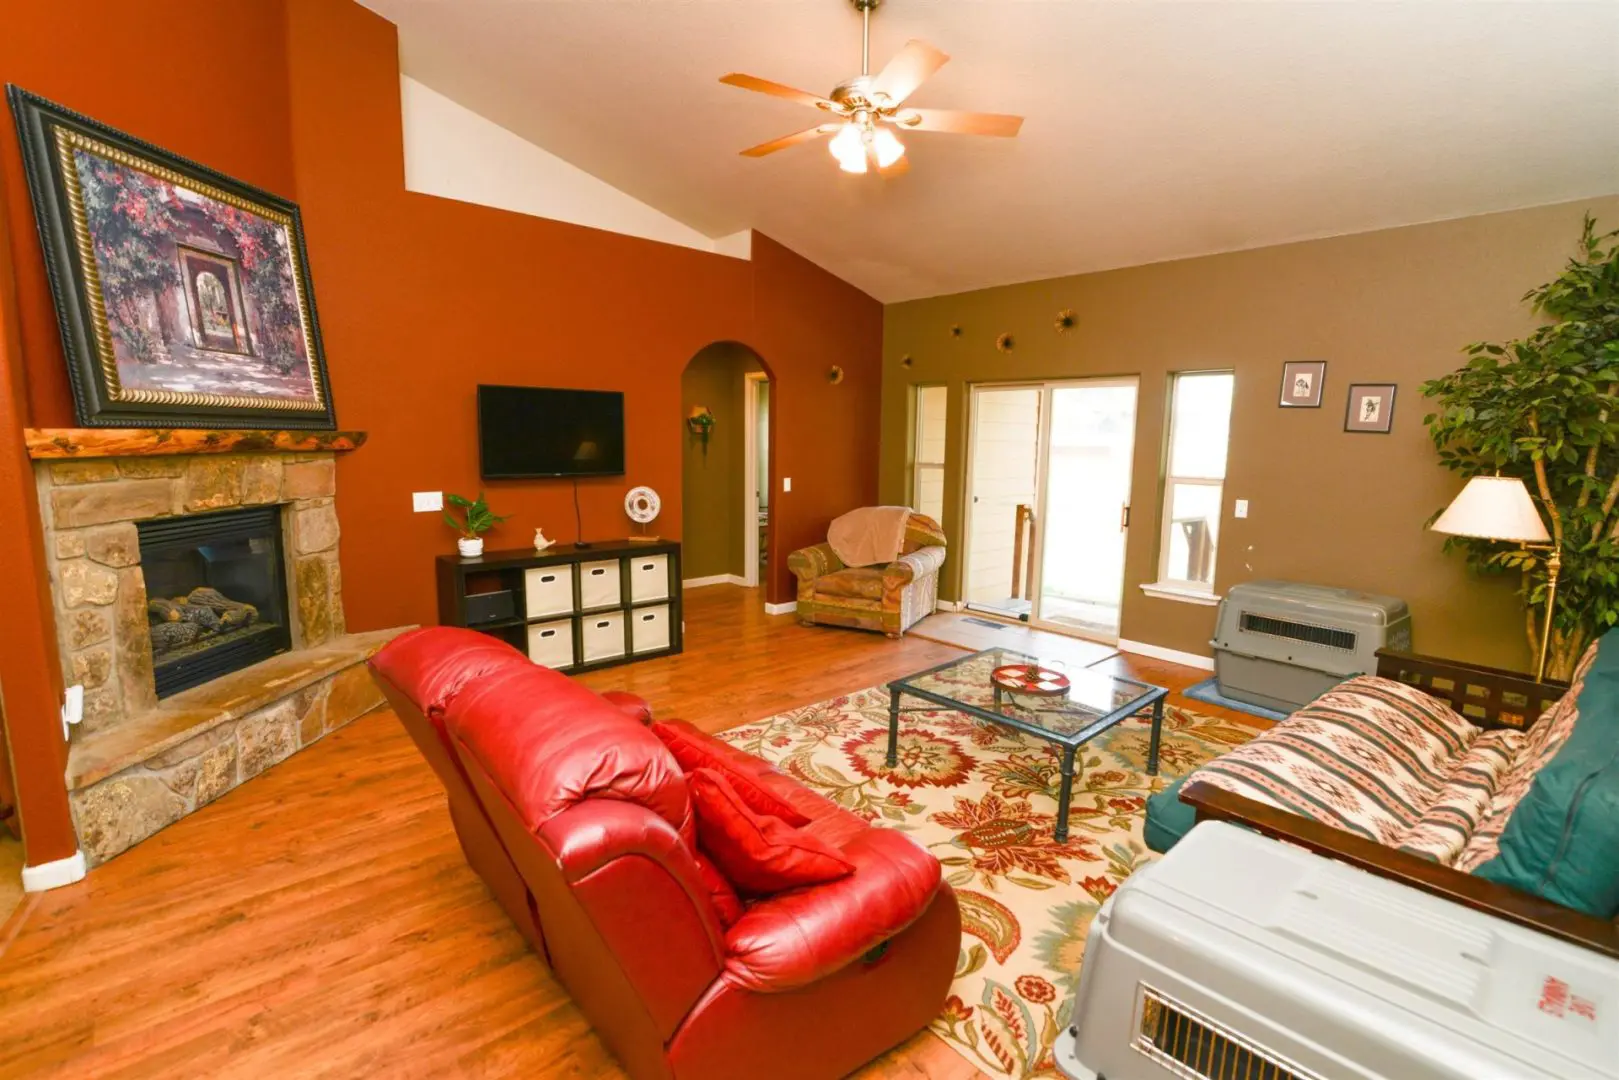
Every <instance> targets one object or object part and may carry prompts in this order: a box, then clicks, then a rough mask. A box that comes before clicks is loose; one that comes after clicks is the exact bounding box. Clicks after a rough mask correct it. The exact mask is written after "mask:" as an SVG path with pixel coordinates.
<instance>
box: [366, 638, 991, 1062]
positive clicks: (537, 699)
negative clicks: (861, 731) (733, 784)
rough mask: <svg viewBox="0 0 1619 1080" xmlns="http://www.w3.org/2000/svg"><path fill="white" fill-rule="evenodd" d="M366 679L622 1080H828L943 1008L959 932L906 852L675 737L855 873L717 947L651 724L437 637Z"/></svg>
mask: <svg viewBox="0 0 1619 1080" xmlns="http://www.w3.org/2000/svg"><path fill="white" fill-rule="evenodd" d="M371 666H372V669H373V672H374V673H375V675H376V677H377V680H378V682H379V683H380V684H381V685H382V687H383V690H384V692H385V693H386V694H387V695H388V698H389V701H390V702H391V703H392V704H393V706H394V708H395V709H396V711H398V712H399V714H400V718H401V720H403V721H404V723H405V726H406V728H407V730H409V731H410V733H411V736H412V738H413V739H415V741H416V743H417V745H418V746H419V747H420V748H421V749H422V753H423V754H424V756H426V757H427V759H428V761H429V763H430V764H431V765H432V766H433V768H434V770H435V772H437V773H438V775H439V777H440V779H441V780H442V781H443V782H444V785H445V788H446V790H447V791H448V792H449V797H450V805H451V815H452V819H453V820H454V822H455V826H456V832H457V834H458V836H459V837H460V838H461V843H462V847H463V849H464V850H466V852H467V859H468V861H469V862H470V863H471V864H472V866H473V867H474V869H476V870H477V871H478V873H479V874H480V875H482V876H483V878H484V880H485V881H487V882H488V883H489V885H490V888H491V890H492V891H494V893H495V895H496V897H497V898H498V899H499V900H500V902H501V904H502V905H503V906H505V908H506V910H507V912H508V913H510V914H511V916H512V918H513V920H514V921H515V922H517V924H518V926H519V928H520V929H522V930H523V932H524V934H525V935H527V936H528V938H529V940H530V941H531V942H533V943H534V944H535V947H536V948H538V949H541V950H542V951H543V952H544V953H545V954H546V955H547V956H548V959H549V961H550V963H551V966H552V968H553V970H554V971H555V973H556V975H557V978H558V979H559V980H560V981H561V982H562V983H563V985H564V986H566V987H567V989H568V991H569V993H570V994H572V995H573V998H574V1000H575V1001H576V1002H577V1003H578V1005H579V1007H580V1009H581V1010H583V1011H584V1013H585V1015H586V1016H588V1017H589V1018H590V1021H591V1023H592V1024H593V1025H594V1026H595V1028H596V1031H597V1032H598V1033H599V1034H600V1035H601V1037H602V1039H603V1041H605V1042H606V1043H607V1045H608V1046H609V1047H610V1048H611V1049H612V1050H613V1052H614V1053H615V1054H617V1055H618V1058H619V1060H620V1061H621V1062H622V1063H623V1064H624V1065H625V1067H626V1068H627V1069H628V1070H629V1072H630V1074H631V1075H632V1076H634V1077H637V1078H650V1077H668V1078H680V1080H687V1078H690V1080H708V1078H730V1077H736V1078H739V1080H740V1078H748V1080H753V1078H761V1077H771V1078H778V1077H780V1078H798V1077H802V1078H812V1077H814V1078H827V1080H830V1078H832V1077H838V1076H843V1075H845V1074H847V1073H848V1072H850V1071H851V1070H853V1069H855V1068H857V1067H858V1066H860V1065H861V1064H863V1063H864V1062H866V1061H869V1060H870V1059H871V1058H873V1057H876V1056H877V1055H878V1054H880V1053H882V1052H883V1051H884V1050H887V1049H888V1048H890V1047H892V1046H894V1045H896V1044H898V1043H900V1042H902V1041H903V1040H905V1039H906V1038H908V1037H909V1036H910V1035H912V1034H913V1033H915V1032H916V1031H919V1030H920V1029H921V1028H923V1027H924V1026H925V1025H926V1024H927V1022H928V1021H929V1020H930V1019H932V1018H933V1016H935V1015H936V1014H937V1013H938V1011H939V1009H940V1008H941V1007H942V1006H943V1004H944V999H945V995H946V993H947V992H948V989H949V986H950V981H951V978H952V976H953V974H954V970H955V964H956V957H957V954H958V951H959V949H960V945H961V915H960V911H959V909H958V908H957V906H956V899H955V894H954V893H953V892H952V891H951V889H950V887H949V886H948V885H945V884H944V883H943V882H942V881H941V880H940V871H939V864H938V861H937V860H936V859H934V858H933V856H932V855H929V854H928V853H927V852H925V851H923V850H922V849H921V848H920V847H918V846H917V845H916V844H914V843H912V842H911V841H910V840H909V839H908V838H907V837H905V836H904V835H902V834H900V833H898V832H895V831H892V830H886V829H879V828H874V827H872V826H870V825H868V824H867V823H866V822H865V821H863V820H861V819H860V818H857V817H855V816H854V815H852V814H849V813H848V812H846V811H844V810H841V809H839V808H838V807H836V806H834V805H833V804H832V803H830V802H828V801H827V800H825V799H823V798H821V797H820V796H818V795H816V794H814V793H813V792H811V791H809V790H808V789H806V788H804V787H802V786H801V785H799V784H798V783H796V782H795V781H793V780H791V779H790V778H788V777H786V776H784V775H782V774H781V773H778V772H776V771H775V770H773V769H771V768H770V767H769V766H768V765H766V764H765V763H764V762H762V761H759V760H758V759H756V758H753V757H751V756H749V755H747V754H745V753H742V752H741V751H738V750H736V749H735V748H733V747H731V746H729V745H727V744H725V743H721V742H719V741H718V740H714V739H711V738H709V737H707V736H703V735H700V734H697V733H696V732H695V729H692V728H690V726H689V725H681V724H680V722H679V721H674V722H673V723H675V724H677V725H680V726H681V728H682V730H683V731H684V732H685V733H686V734H687V736H688V737H694V738H698V739H701V740H703V750H704V752H705V753H706V754H708V755H709V756H711V757H712V758H714V759H715V760H716V762H718V763H720V766H721V767H722V768H724V769H729V770H732V771H735V772H743V773H746V774H747V775H749V776H751V777H752V778H753V779H754V780H755V782H757V783H758V784H759V785H760V786H762V787H765V788H767V789H768V790H769V791H770V792H771V793H772V794H775V795H776V796H778V797H779V798H781V799H782V800H783V801H785V802H787V803H788V804H789V805H791V806H792V807H793V808H794V809H795V810H798V811H799V812H800V813H801V814H803V815H804V816H805V817H806V818H808V819H810V823H809V824H808V825H806V826H804V828H805V829H806V831H809V832H811V833H813V834H815V835H817V836H819V837H821V838H822V839H825V840H827V841H829V842H831V843H833V844H835V845H836V846H838V847H839V848H841V849H842V851H843V854H844V855H845V857H846V858H848V859H849V860H850V861H851V862H852V863H854V865H855V871H854V873H852V874H850V875H849V876H848V877H845V878H842V879H840V880H838V881H833V882H829V883H827V884H825V885H819V886H812V887H808V888H803V889H794V890H791V891H789V892H785V893H781V894H778V895H776V896H771V897H767V898H764V899H762V900H758V901H755V902H753V903H752V904H750V905H749V906H748V908H747V910H746V911H745V912H744V913H743V915H742V917H741V918H740V919H738V920H737V921H736V922H735V923H734V924H733V925H732V926H731V927H730V928H729V929H727V928H726V927H724V926H723V925H722V924H721V922H720V920H719V917H718V916H717V915H716V913H715V911H714V908H713V905H712V903H711V902H710V900H709V890H708V888H707V887H705V885H704V884H703V881H702V880H701V877H700V875H699V871H698V868H697V863H696V860H695V855H694V851H695V848H694V844H693V838H694V837H695V835H696V833H695V823H694V819H693V816H692V807H691V801H690V799H689V797H688V795H687V790H686V779H685V775H684V774H683V773H682V771H681V769H680V766H679V765H678V764H677V763H676V761H675V759H674V757H673V756H672V755H671V753H670V752H669V750H668V749H667V748H666V747H665V746H664V744H663V743H662V742H661V741H660V740H659V739H658V737H657V736H655V735H653V734H652V732H650V731H649V730H647V728H646V727H645V721H646V720H648V719H649V718H650V716H649V711H648V710H647V709H646V707H645V703H644V702H641V701H640V700H639V699H638V698H635V697H634V696H633V695H625V694H618V695H610V696H609V697H608V698H604V697H602V696H600V695H597V694H595V693H594V692H592V691H590V690H588V689H586V688H585V687H584V686H582V685H580V684H578V683H575V682H573V681H571V680H569V679H567V678H566V677H564V676H561V675H558V674H557V673H555V672H553V671H550V670H548V669H546V668H542V667H538V666H536V665H534V664H531V663H529V661H528V660H527V659H526V658H525V657H523V656H522V655H521V654H520V653H518V652H517V651H516V650H514V649H511V648H509V647H507V646H505V645H503V644H501V643H500V642H497V641H494V640H492V639H490V638H488V637H486V636H484V635H482V634H478V633H476V632H474V631H467V630H458V629H453V628H447V627H435V628H429V629H423V630H417V631H413V632H411V633H409V634H405V635H402V636H401V637H399V638H397V639H396V640H395V641H393V642H392V643H390V644H389V645H388V646H387V647H386V648H384V649H383V650H382V651H380V652H379V653H378V654H377V655H376V656H375V657H374V658H373V659H372V661H371Z"/></svg>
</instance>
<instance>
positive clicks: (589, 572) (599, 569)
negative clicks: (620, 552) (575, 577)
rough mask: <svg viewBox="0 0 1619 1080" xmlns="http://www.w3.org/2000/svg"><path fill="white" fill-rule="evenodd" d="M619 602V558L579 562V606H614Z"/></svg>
mask: <svg viewBox="0 0 1619 1080" xmlns="http://www.w3.org/2000/svg"><path fill="white" fill-rule="evenodd" d="M618 602H619V588H618V560H617V559H608V560H606V561H604V562H587V563H580V564H579V608H580V610H581V611H589V610H590V609H591V608H600V607H612V606H613V605H614V604H617V603H618Z"/></svg>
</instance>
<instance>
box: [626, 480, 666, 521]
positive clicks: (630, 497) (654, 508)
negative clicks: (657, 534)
mask: <svg viewBox="0 0 1619 1080" xmlns="http://www.w3.org/2000/svg"><path fill="white" fill-rule="evenodd" d="M661 509H663V500H662V499H660V498H658V493H657V492H656V491H653V490H652V489H651V488H649V487H645V486H642V487H632V488H630V490H629V491H628V492H627V493H626V494H625V495H624V512H625V513H626V514H628V515H629V516H630V520H631V521H633V522H635V523H636V524H637V525H646V524H649V523H650V522H651V521H652V519H653V518H655V517H657V516H658V511H659V510H661Z"/></svg>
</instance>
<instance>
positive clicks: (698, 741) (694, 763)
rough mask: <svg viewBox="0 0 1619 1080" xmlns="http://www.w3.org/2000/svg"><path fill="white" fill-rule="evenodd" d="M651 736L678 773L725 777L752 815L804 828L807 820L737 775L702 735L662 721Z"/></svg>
mask: <svg viewBox="0 0 1619 1080" xmlns="http://www.w3.org/2000/svg"><path fill="white" fill-rule="evenodd" d="M652 734H654V735H656V736H657V737H658V738H659V739H661V740H662V741H663V745H665V746H667V747H668V748H669V752H670V753H671V754H673V755H674V757H675V761H676V763H678V764H679V765H680V770H681V771H682V772H684V773H686V774H687V775H690V774H691V773H692V772H694V771H695V770H697V769H712V770H713V771H715V772H717V773H719V774H720V775H721V776H723V777H725V779H726V780H728V781H729V782H730V784H731V787H732V788H733V789H735V791H736V793H737V794H738V795H740V796H742V801H743V802H745V803H747V804H748V806H749V808H750V809H752V810H753V812H754V813H756V814H764V815H766V816H767V817H777V818H781V820H783V821H785V822H786V823H787V824H789V825H808V824H809V820H810V819H809V818H807V817H805V816H804V815H803V814H801V813H799V812H798V811H797V810H795V809H794V808H793V807H792V806H790V805H789V804H788V803H787V802H785V801H784V800H783V799H782V798H781V797H780V796H779V795H776V794H774V793H773V792H771V791H769V790H767V789H766V788H764V787H763V786H761V785H760V784H759V782H758V781H757V780H755V779H753V777H751V776H747V775H746V774H744V773H741V772H738V771H737V770H736V768H734V767H733V766H732V765H731V763H730V762H728V761H726V760H725V757H724V755H723V752H721V751H719V750H716V749H715V747H714V746H713V745H711V744H709V743H708V742H707V741H706V740H705V739H704V738H703V737H702V736H699V735H694V734H693V733H692V732H691V731H690V730H688V729H686V728H683V727H675V726H674V725H673V724H665V723H662V722H659V723H656V724H653V725H652Z"/></svg>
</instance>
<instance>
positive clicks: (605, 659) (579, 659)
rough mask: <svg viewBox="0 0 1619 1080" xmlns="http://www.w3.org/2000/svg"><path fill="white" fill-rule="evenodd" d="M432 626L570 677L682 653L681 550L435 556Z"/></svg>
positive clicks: (631, 545) (590, 547) (657, 545)
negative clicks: (502, 647) (474, 636)
mask: <svg viewBox="0 0 1619 1080" xmlns="http://www.w3.org/2000/svg"><path fill="white" fill-rule="evenodd" d="M436 571H437V577H438V621H439V624H440V625H441V626H464V627H466V628H468V629H469V630H477V631H479V632H481V633H485V634H488V635H490V636H491V637H497V638H500V639H501V640H502V641H505V642H507V643H508V644H510V645H512V646H513V647H515V648H517V649H519V650H521V651H522V652H524V653H526V654H527V655H528V658H529V659H530V660H533V661H534V662H535V663H536V664H543V665H545V666H546V667H549V668H555V669H556V670H558V671H562V672H568V673H570V674H571V673H574V672H579V671H592V670H594V669H596V668H602V667H611V666H612V665H614V664H627V663H631V662H633V661H636V660H649V659H651V658H652V657H655V656H671V655H673V654H675V653H678V652H679V651H680V650H681V612H680V545H679V544H678V543H675V542H674V541H667V540H660V541H657V542H654V543H635V542H631V541H626V540H607V541H599V542H596V543H592V544H587V545H586V546H585V547H582V548H576V547H573V546H571V545H570V546H567V547H556V548H550V549H548V550H546V551H543V552H542V551H534V550H533V549H522V550H516V551H488V552H485V553H484V554H483V555H482V556H481V557H479V558H475V559H463V558H461V557H460V556H459V555H440V556H439V557H438V559H437V561H436Z"/></svg>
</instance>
